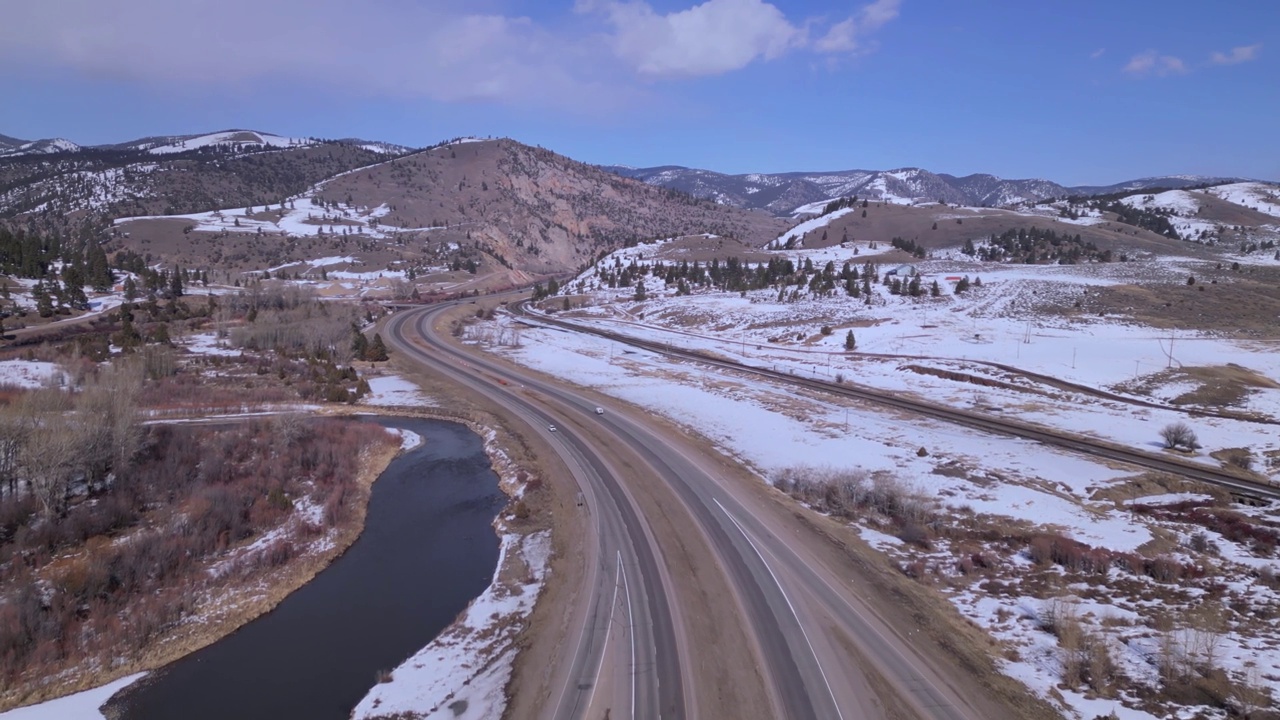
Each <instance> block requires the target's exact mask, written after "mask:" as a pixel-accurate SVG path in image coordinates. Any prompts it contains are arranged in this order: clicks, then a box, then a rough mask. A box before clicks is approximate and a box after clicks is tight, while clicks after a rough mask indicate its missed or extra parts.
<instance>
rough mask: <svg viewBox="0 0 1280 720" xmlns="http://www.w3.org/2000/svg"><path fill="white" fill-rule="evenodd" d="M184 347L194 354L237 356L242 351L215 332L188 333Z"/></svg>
mask: <svg viewBox="0 0 1280 720" xmlns="http://www.w3.org/2000/svg"><path fill="white" fill-rule="evenodd" d="M185 347H186V348H187V351H188V352H190V353H193V354H196V355H221V356H223V357H239V356H240V354H241V353H242V352H243V351H242V350H241V349H240V348H237V347H232V346H231V343H230V342H228V341H227V339H226V338H221V339H220V338H218V335H217V333H211V332H210V333H200V334H198V335H188V336H187V339H186V342H185Z"/></svg>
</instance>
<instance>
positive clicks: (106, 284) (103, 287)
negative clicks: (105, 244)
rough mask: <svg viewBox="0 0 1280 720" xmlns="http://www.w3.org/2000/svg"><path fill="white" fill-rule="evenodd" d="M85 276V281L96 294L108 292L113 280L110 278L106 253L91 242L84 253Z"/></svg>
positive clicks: (109, 267) (99, 246)
mask: <svg viewBox="0 0 1280 720" xmlns="http://www.w3.org/2000/svg"><path fill="white" fill-rule="evenodd" d="M85 275H86V277H85V280H86V281H87V282H88V284H89V285H90V286H92V287H93V289H94V290H95V291H97V292H107V291H109V290H110V289H111V283H112V282H113V281H114V280H115V278H113V277H112V276H111V266H110V265H109V264H108V263H107V253H106V252H105V251H103V249H102V246H101V245H99V244H98V243H96V242H94V241H92V240H90V241H89V247H88V248H87V249H86V251H85Z"/></svg>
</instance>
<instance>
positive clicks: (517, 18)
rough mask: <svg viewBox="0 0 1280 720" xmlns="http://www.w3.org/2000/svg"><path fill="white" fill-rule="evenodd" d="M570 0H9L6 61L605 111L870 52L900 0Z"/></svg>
mask: <svg viewBox="0 0 1280 720" xmlns="http://www.w3.org/2000/svg"><path fill="white" fill-rule="evenodd" d="M562 2H564V5H563V7H562V10H561V11H560V12H559V14H558V15H557V13H555V12H551V13H546V12H543V14H541V15H539V16H537V17H536V18H535V17H527V16H521V15H514V14H504V13H501V12H487V11H481V10H477V7H478V6H480V7H483V8H486V9H488V8H493V7H494V6H495V3H493V2H484V3H476V2H474V0H413V2H405V1H404V0H365V1H364V2H359V3H353V2H350V1H349V0H271V1H270V2H262V1H261V0H218V1H217V2H213V1H211V0H203V1H197V2H183V3H173V2H172V0H118V1H117V2H110V3H104V2H102V1H101V0H41V2H26V3H17V4H15V5H14V7H12V8H6V14H5V21H4V22H3V23H0V64H3V65H5V66H9V65H14V66H22V67H31V68H33V69H36V68H39V67H41V66H43V67H55V68H61V69H69V70H71V71H74V72H79V73H82V74H84V75H86V76H90V77H94V76H96V77H104V78H111V79H114V80H123V81H126V82H135V83H151V84H159V85H163V86H165V87H175V86H178V87H184V88H190V89H192V90H194V91H196V92H203V91H205V89H211V90H213V91H223V92H238V91H241V90H243V89H245V88H250V87H257V86H261V85H263V84H274V83H289V84H291V85H293V86H294V87H298V86H301V87H314V88H318V89H325V90H326V91H328V92H333V91H334V90H335V89H336V90H338V91H342V92H346V93H349V94H350V95H351V96H352V97H370V96H380V97H422V98H429V99H432V100H437V101H442V102H450V103H459V102H485V103H502V104H508V105H518V106H524V105H545V106H554V107H557V108H565V107H567V108H570V109H572V108H588V109H590V110H591V111H595V110H596V109H597V108H599V107H600V106H601V105H604V106H619V105H623V104H626V103H628V102H633V101H634V100H635V99H636V98H639V97H641V96H643V95H644V94H645V93H646V92H647V90H646V88H647V87H648V86H651V85H652V84H653V83H655V82H658V81H661V80H663V79H666V78H679V77H706V76H715V75H721V74H725V73H731V72H734V71H738V70H741V69H742V68H744V67H746V66H748V65H750V64H752V63H753V62H765V61H770V60H774V59H777V58H780V57H783V56H785V55H788V54H791V53H797V52H811V53H820V54H825V55H827V56H829V57H831V56H835V54H836V53H859V52H866V51H867V47H868V39H869V37H870V36H871V34H872V33H874V32H875V31H876V30H878V29H879V28H881V27H883V26H884V25H885V24H886V23H888V22H889V21H891V20H893V19H894V18H895V17H897V15H898V8H899V6H900V2H901V0H874V2H871V3H870V4H868V5H866V6H865V7H862V8H861V9H860V10H857V11H856V12H855V13H854V14H853V15H852V16H851V17H849V18H848V19H847V20H844V21H843V22H834V23H833V22H830V21H825V20H821V19H813V18H788V17H787V15H786V14H785V13H784V12H783V11H782V10H781V9H779V8H778V6H776V5H774V4H771V3H770V2H766V0H704V1H703V2H697V0H686V2H690V3H691V4H690V6H688V7H686V8H685V9H681V10H676V11H673V12H668V13H661V12H659V11H656V10H655V9H654V8H653V7H652V6H651V5H650V4H649V3H648V2H646V1H645V0H576V4H574V3H573V0H562ZM510 4H511V5H514V6H518V4H517V3H510ZM570 8H572V9H573V10H576V11H577V12H576V13H575V12H571V10H570Z"/></svg>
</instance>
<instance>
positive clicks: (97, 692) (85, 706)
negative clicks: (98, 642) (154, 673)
mask: <svg viewBox="0 0 1280 720" xmlns="http://www.w3.org/2000/svg"><path fill="white" fill-rule="evenodd" d="M145 676H146V673H137V674H136V675H129V676H128V677H122V678H120V679H119V680H116V681H115V682H111V683H107V684H106V685H103V686H101V687H96V688H94V689H92V690H85V691H84V692H78V693H76V694H74V695H67V696H65V697H60V698H58V699H56V700H49V701H47V702H42V703H40V704H38V705H28V706H27V707H21V708H17V709H16V710H10V711H8V712H3V713H0V720H103V718H105V717H106V716H105V715H103V714H102V713H101V712H99V710H98V708H99V707H101V706H102V705H103V704H105V703H106V702H107V700H110V699H111V696H112V695H115V694H116V693H118V692H120V691H121V690H123V689H124V688H126V687H128V686H129V685H132V684H133V683H135V682H137V681H138V680H141V679H142V678H143V677H145Z"/></svg>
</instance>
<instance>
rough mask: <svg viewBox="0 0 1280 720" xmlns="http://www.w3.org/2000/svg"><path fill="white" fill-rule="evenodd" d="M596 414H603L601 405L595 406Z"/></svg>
mask: <svg viewBox="0 0 1280 720" xmlns="http://www.w3.org/2000/svg"><path fill="white" fill-rule="evenodd" d="M596 414H597V415H603V414H604V408H602V407H598V408H596Z"/></svg>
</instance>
